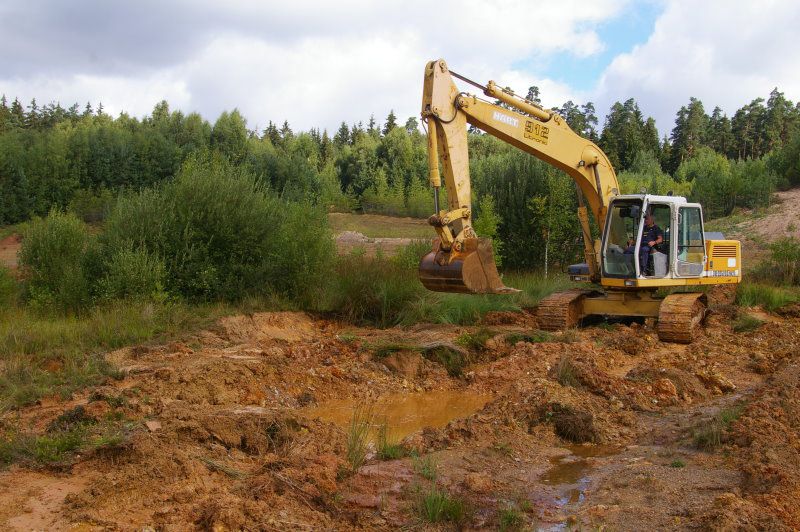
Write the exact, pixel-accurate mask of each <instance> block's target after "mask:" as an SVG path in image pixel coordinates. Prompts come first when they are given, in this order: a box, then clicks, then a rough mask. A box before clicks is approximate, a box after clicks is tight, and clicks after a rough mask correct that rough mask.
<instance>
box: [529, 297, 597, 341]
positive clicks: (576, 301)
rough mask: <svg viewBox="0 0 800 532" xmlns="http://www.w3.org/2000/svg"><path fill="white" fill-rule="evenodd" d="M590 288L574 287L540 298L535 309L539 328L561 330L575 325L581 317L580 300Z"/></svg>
mask: <svg viewBox="0 0 800 532" xmlns="http://www.w3.org/2000/svg"><path fill="white" fill-rule="evenodd" d="M591 293H592V291H591V290H581V289H579V288H574V289H572V290H567V291H565V292H558V293H556V294H552V295H550V296H547V297H546V298H544V299H542V300H541V301H540V302H539V306H538V308H537V309H536V319H537V320H538V321H539V328H540V329H542V330H544V331H561V330H564V329H569V328H570V327H575V326H577V325H578V322H579V321H580V319H581V318H582V317H583V315H582V314H583V313H582V312H581V302H582V301H583V298H585V297H586V296H587V295H589V294H591Z"/></svg>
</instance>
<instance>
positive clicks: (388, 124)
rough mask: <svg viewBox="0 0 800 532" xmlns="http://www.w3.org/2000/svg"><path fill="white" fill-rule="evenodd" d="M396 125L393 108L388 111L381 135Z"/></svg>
mask: <svg viewBox="0 0 800 532" xmlns="http://www.w3.org/2000/svg"><path fill="white" fill-rule="evenodd" d="M396 127H397V117H396V116H395V115H394V109H392V110H390V111H389V116H387V117H386V124H385V125H384V126H383V131H382V133H383V136H386V135H388V134H389V132H390V131H391V130H393V129H394V128H396Z"/></svg>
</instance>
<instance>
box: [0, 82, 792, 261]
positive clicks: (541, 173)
mask: <svg viewBox="0 0 800 532" xmlns="http://www.w3.org/2000/svg"><path fill="white" fill-rule="evenodd" d="M528 97H529V98H530V99H534V100H536V99H537V98H538V90H536V89H535V87H532V88H531V90H530V91H529V93H528ZM554 110H555V111H557V112H559V113H560V114H561V115H562V116H563V117H564V118H565V119H566V121H567V122H568V123H569V124H570V126H571V127H572V128H573V129H574V130H575V131H577V132H578V133H579V134H581V135H584V136H586V137H588V138H591V139H592V140H594V141H596V142H597V143H598V144H599V145H600V147H601V148H602V149H603V150H604V151H605V152H606V153H607V154H608V156H609V158H610V160H611V161H612V163H613V164H614V166H615V168H616V169H617V172H618V176H619V180H620V184H621V188H622V192H639V191H640V190H642V189H646V190H647V191H648V192H651V193H667V192H668V191H673V192H675V193H676V194H681V195H685V196H687V197H689V198H691V199H694V200H697V201H701V202H702V203H703V204H704V207H705V210H706V216H707V217H715V216H723V215H727V214H730V213H731V212H733V210H734V209H736V208H738V207H744V208H754V207H758V206H762V205H765V204H767V203H769V201H770V197H771V194H772V192H773V191H774V190H775V189H776V188H781V187H788V186H793V185H800V132H799V131H800V128H799V127H798V125H800V104H797V105H795V104H793V103H792V102H791V101H789V100H787V99H786V98H785V97H784V95H783V94H782V93H781V92H779V91H778V90H777V89H775V90H773V91H772V92H771V93H770V95H769V97H768V98H767V99H766V100H764V99H763V98H757V99H756V100H753V101H752V102H750V103H749V104H747V105H745V106H743V107H742V108H740V109H739V110H737V111H736V113H735V114H734V115H733V116H732V117H730V118H729V117H728V116H726V115H725V114H724V113H723V112H722V110H721V109H720V108H719V107H716V108H714V110H713V111H712V112H711V114H710V115H709V114H708V113H707V112H706V111H705V109H704V107H703V104H702V102H701V101H700V100H698V99H696V98H691V99H690V101H689V103H688V104H687V105H686V106H683V107H681V109H680V110H678V112H677V113H676V120H675V124H674V128H673V129H672V131H671V134H670V135H669V136H665V137H664V138H661V139H659V136H658V130H657V129H656V126H655V121H654V120H653V119H652V118H649V117H646V116H645V115H644V113H643V112H642V111H641V109H640V108H639V106H638V104H637V103H636V101H635V100H634V99H628V100H626V101H624V102H617V103H615V104H614V105H613V106H612V107H611V109H610V110H609V112H608V114H607V115H606V117H605V120H604V122H603V126H602V128H600V127H599V124H598V122H599V121H598V118H597V116H596V111H595V108H594V106H593V105H592V104H591V103H586V104H582V105H578V104H575V103H573V102H567V103H565V104H564V105H562V106H561V107H559V108H554ZM469 142H470V160H471V168H472V179H473V194H474V195H475V197H474V200H475V205H476V211H477V213H478V224H477V225H478V227H479V230H480V226H481V225H483V226H484V227H486V228H487V229H486V231H489V232H490V233H494V234H492V235H491V236H493V237H495V238H496V239H497V240H498V241H502V250H503V251H502V257H503V260H504V261H505V264H506V265H508V266H511V267H513V268H541V267H542V266H543V265H544V264H545V263H547V264H551V265H557V264H563V263H564V262H566V261H570V260H572V259H573V258H574V257H575V256H577V255H579V253H580V246H579V244H578V243H579V232H578V229H577V223H576V221H575V217H574V214H573V213H574V209H575V206H576V197H575V196H576V195H575V191H574V185H573V184H572V182H571V180H570V179H569V178H568V177H567V176H565V175H564V174H563V173H561V172H560V171H558V170H555V169H553V168H552V167H550V166H549V165H546V164H544V163H541V162H540V161H538V160H536V159H535V158H533V157H531V156H528V155H525V154H523V153H521V152H519V151H517V150H516V149H514V148H511V147H510V146H508V145H506V144H504V143H502V142H499V141H498V140H497V139H494V138H493V137H490V136H488V135H482V134H480V132H478V131H472V132H471V134H470V136H469ZM425 150H426V142H425V137H424V132H423V131H421V130H420V127H419V123H418V121H417V119H416V118H409V119H408V120H407V121H406V122H405V123H400V122H398V120H397V117H396V116H395V114H394V113H393V112H392V113H390V114H389V116H388V117H387V118H386V119H385V121H383V122H382V123H378V121H376V120H375V119H374V118H371V119H370V120H369V122H368V123H367V124H366V125H364V124H362V123H358V124H355V125H347V124H346V123H342V124H341V126H340V127H339V129H338V130H337V131H335V132H333V134H332V135H331V134H329V133H328V132H327V131H320V130H319V129H311V130H310V131H304V132H295V131H293V130H292V129H291V127H290V125H289V124H288V123H287V122H284V123H283V125H281V126H279V125H277V124H273V123H272V122H270V123H269V124H268V126H267V127H266V128H265V129H264V130H263V131H254V130H251V129H248V127H247V122H246V120H245V118H244V117H243V116H242V115H241V114H240V113H239V112H238V111H237V110H233V111H230V112H224V113H222V114H221V115H220V116H219V117H218V118H217V120H216V121H215V122H214V123H213V124H212V123H210V122H208V121H206V120H204V119H203V118H202V117H201V116H200V115H199V114H197V113H191V114H188V115H187V114H184V113H182V112H180V111H172V110H170V108H169V105H168V103H167V102H161V103H159V104H158V105H156V106H155V108H154V109H153V112H152V114H151V115H149V116H146V117H144V118H142V119H138V118H135V117H131V116H129V115H127V114H125V113H122V114H120V115H119V116H118V117H116V118H114V117H111V116H109V115H108V114H107V113H105V112H104V111H103V109H102V106H99V107H98V108H97V109H93V108H92V106H91V105H89V104H87V105H86V107H85V108H83V109H81V108H79V107H78V106H77V105H73V106H72V107H70V108H68V109H65V108H63V107H61V106H60V105H58V104H49V105H46V106H43V107H39V106H38V105H37V103H36V101H35V100H34V101H32V102H31V103H30V104H29V105H27V106H23V105H22V104H21V103H20V102H19V101H18V100H14V101H13V102H11V103H9V102H8V100H7V99H6V98H5V97H3V98H2V99H0V225H4V224H13V223H18V222H22V221H25V220H28V219H30V218H31V217H34V216H43V215H46V214H47V213H48V212H50V211H51V210H52V209H53V208H56V209H62V210H63V209H69V210H72V211H73V212H76V213H77V214H79V215H80V216H82V217H83V218H84V219H85V220H87V221H92V220H97V219H100V218H102V217H103V216H104V213H105V212H107V210H108V208H109V206H110V205H111V204H112V203H113V202H114V201H115V198H116V197H117V195H118V194H119V192H120V191H123V190H133V191H136V190H142V189H144V188H147V187H151V186H152V185H155V184H158V183H160V182H163V181H165V180H167V179H169V178H173V177H174V176H176V175H178V173H179V172H180V170H181V168H182V166H183V165H184V163H185V162H186V161H189V160H190V159H192V157H193V156H196V155H203V154H205V155H209V154H211V155H214V156H215V157H216V156H221V157H224V158H225V159H227V161H229V162H230V163H231V165H232V166H233V167H235V168H241V169H243V170H246V171H247V172H248V173H249V174H252V175H253V176H255V178H256V179H257V180H258V181H259V182H260V183H262V184H263V185H265V186H267V187H268V188H269V189H270V190H271V191H272V192H273V193H275V194H276V195H277V196H279V197H282V198H283V199H285V200H289V201H293V202H297V201H302V202H308V203H311V204H314V205H317V206H319V207H322V208H324V209H326V210H336V211H363V212H374V213H383V214H392V215H408V216H426V215H428V214H430V213H431V210H432V198H431V192H430V189H429V187H428V184H427V169H426V156H425Z"/></svg>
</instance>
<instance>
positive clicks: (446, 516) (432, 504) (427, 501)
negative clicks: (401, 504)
mask: <svg viewBox="0 0 800 532" xmlns="http://www.w3.org/2000/svg"><path fill="white" fill-rule="evenodd" d="M415 508H416V510H417V514H418V515H419V516H420V517H421V518H422V519H423V520H425V521H427V522H428V523H442V522H451V523H456V524H460V523H463V522H464V520H465V519H466V517H467V504H466V503H465V502H464V501H463V500H462V499H460V498H458V497H453V496H452V495H450V494H449V493H447V492H446V491H445V490H443V489H440V488H438V487H437V486H435V485H432V486H430V487H428V488H425V489H422V490H420V492H419V494H418V495H417V500H416V504H415Z"/></svg>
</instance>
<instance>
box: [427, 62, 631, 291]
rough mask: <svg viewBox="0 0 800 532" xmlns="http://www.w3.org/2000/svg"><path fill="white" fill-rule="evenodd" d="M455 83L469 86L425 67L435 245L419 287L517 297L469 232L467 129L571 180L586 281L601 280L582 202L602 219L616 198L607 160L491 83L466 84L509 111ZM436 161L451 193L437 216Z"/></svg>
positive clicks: (442, 68) (487, 249)
mask: <svg viewBox="0 0 800 532" xmlns="http://www.w3.org/2000/svg"><path fill="white" fill-rule="evenodd" d="M453 77H457V78H459V79H461V80H465V81H468V82H469V80H466V78H464V77H463V76H460V75H458V74H455V73H452V72H450V70H449V69H448V67H447V64H446V63H445V62H444V60H441V59H440V60H437V61H431V62H429V63H428V64H427V65H426V67H425V81H424V89H423V95H422V117H423V120H424V121H425V123H426V124H427V125H428V170H429V175H430V182H431V185H432V186H433V188H434V197H435V204H436V205H435V210H436V213H435V214H434V215H433V216H431V218H430V220H429V223H430V224H431V225H432V226H433V227H434V229H435V230H436V232H437V234H438V237H439V238H438V239H437V241H436V243H435V244H434V249H433V251H432V252H431V253H429V254H428V255H426V256H425V257H424V258H423V259H422V261H421V263H420V269H419V277H420V280H421V281H422V283H423V285H425V287H426V288H428V289H430V290H435V291H441V292H466V293H507V292H511V291H514V290H513V289H511V288H508V287H506V286H504V284H503V282H502V280H501V279H500V275H499V274H498V272H497V268H496V267H495V264H494V256H493V253H492V246H491V242H490V241H488V240H486V239H481V238H478V235H477V234H475V231H474V230H473V228H472V223H471V215H472V213H471V199H472V198H471V189H470V178H469V159H468V152H467V124H471V125H473V126H475V127H478V128H480V129H482V130H484V131H486V132H487V133H490V134H491V135H494V136H496V137H498V138H499V139H501V140H503V141H505V142H508V143H509V144H511V145H513V146H516V147H517V148H519V149H521V150H523V151H525V152H527V153H530V154H532V155H534V156H536V157H538V158H539V159H542V160H543V161H545V162H547V163H549V164H551V165H553V166H555V167H557V168H560V169H561V170H563V171H564V172H566V173H567V174H568V175H570V177H572V178H573V179H574V180H575V182H576V184H577V186H578V194H579V204H580V205H581V206H580V207H579V209H578V219H579V220H580V222H581V227H582V231H583V236H584V254H585V257H586V263H587V264H588V266H589V271H590V277H591V278H592V279H593V280H595V281H596V280H599V278H600V273H599V268H598V258H597V254H596V251H595V249H596V247H597V246H596V245H595V242H594V240H593V239H592V237H591V233H590V231H589V218H588V213H587V209H586V207H585V206H584V200H585V203H587V204H588V208H589V209H590V210H591V211H592V213H593V215H594V216H595V218H596V219H597V220H603V219H604V218H605V214H606V209H607V207H608V200H609V198H610V197H612V196H614V195H616V194H617V193H618V185H617V179H616V175H615V174H614V170H613V168H612V167H611V163H610V162H609V161H608V158H607V157H606V156H605V154H604V153H603V152H602V150H600V148H599V147H597V146H596V145H595V144H594V143H592V142H591V141H589V140H587V139H585V138H583V137H581V136H579V135H577V134H576V133H575V132H574V131H572V129H570V127H569V126H568V125H567V124H566V122H565V121H564V120H563V119H562V118H561V117H560V116H559V115H557V114H555V113H552V112H550V111H547V110H545V109H543V108H541V107H539V106H537V105H536V104H534V103H533V102H529V101H527V100H524V99H521V98H518V97H516V96H514V95H513V94H510V93H508V92H506V91H504V90H501V89H499V88H498V87H497V86H496V85H495V83H494V82H491V81H490V82H489V83H488V84H487V85H486V86H482V85H478V84H476V83H474V82H470V83H472V84H473V85H476V86H478V87H479V88H481V89H482V90H483V93H484V94H485V95H486V96H489V97H492V98H496V99H498V100H500V101H501V102H503V103H505V104H506V105H507V106H508V108H504V107H501V106H499V105H495V104H492V103H489V102H486V101H484V100H481V99H479V98H478V97H476V96H473V95H469V94H466V93H463V92H460V91H459V89H458V88H457V87H456V85H455V83H454V81H453ZM440 159H441V163H442V169H443V173H444V184H445V186H446V188H447V191H448V196H447V201H448V205H447V208H446V209H441V210H440V205H439V188H440V187H441V186H442V176H441V175H440V172H439V160H440Z"/></svg>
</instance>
